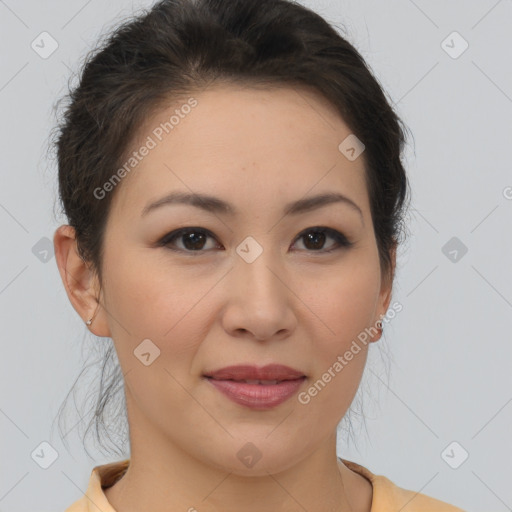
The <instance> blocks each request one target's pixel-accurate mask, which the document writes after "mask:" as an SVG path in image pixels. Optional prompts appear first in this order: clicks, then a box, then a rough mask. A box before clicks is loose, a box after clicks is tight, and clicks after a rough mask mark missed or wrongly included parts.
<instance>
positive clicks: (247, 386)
mask: <svg viewBox="0 0 512 512" xmlns="http://www.w3.org/2000/svg"><path fill="white" fill-rule="evenodd" d="M203 378H204V379H205V380H207V381H208V382H210V383H211V384H212V386H213V387H214V388H215V389H217V390H218V391H220V392H221V393H222V394H223V395H224V396H226V397H227V398H229V399H230V400H231V401H233V402H235V403H237V404H239V405H242V406H245V407H249V408H251V409H258V410H265V409H270V408H273V407H276V406H277V405H279V404H281V403H283V402H285V401H286V400H288V399H289V398H290V397H291V396H293V395H294V394H295V393H296V392H297V391H298V389H299V388H300V387H301V386H302V383H303V382H304V381H305V380H306V378H307V377H306V375H304V374H303V373H302V372H300V371H299V370H296V369H294V368H290V367H288V366H284V365H267V366H264V367H256V366H250V365H239V366H229V367H226V368H221V369H220V370H215V371H211V372H206V373H204V374H203Z"/></svg>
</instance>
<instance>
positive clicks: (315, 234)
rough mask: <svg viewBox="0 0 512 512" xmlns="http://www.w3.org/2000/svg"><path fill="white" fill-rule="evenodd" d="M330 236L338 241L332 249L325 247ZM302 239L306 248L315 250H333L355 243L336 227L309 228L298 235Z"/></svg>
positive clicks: (298, 238)
mask: <svg viewBox="0 0 512 512" xmlns="http://www.w3.org/2000/svg"><path fill="white" fill-rule="evenodd" d="M328 238H331V239H333V240H334V241H335V242H336V243H335V245H334V247H331V248H330V249H323V247H324V245H325V241H326V239H328ZM300 239H302V240H303V241H304V246H305V247H306V249H307V250H310V251H313V252H324V253H325V252H332V251H334V250H336V249H341V248H344V247H345V248H346V247H350V246H351V245H353V242H350V241H349V240H348V239H347V238H346V237H345V235H344V234H343V233H340V232H339V231H336V230H335V229H331V228H324V227H314V228H308V229H307V230H306V231H303V232H302V233H301V234H300V235H299V236H298V237H297V240H300Z"/></svg>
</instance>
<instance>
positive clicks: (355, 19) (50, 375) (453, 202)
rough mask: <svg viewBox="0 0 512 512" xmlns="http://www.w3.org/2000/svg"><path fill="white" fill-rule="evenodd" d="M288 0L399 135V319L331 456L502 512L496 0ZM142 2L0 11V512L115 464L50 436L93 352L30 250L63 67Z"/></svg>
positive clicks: (506, 435)
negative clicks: (348, 431) (357, 72)
mask: <svg viewBox="0 0 512 512" xmlns="http://www.w3.org/2000/svg"><path fill="white" fill-rule="evenodd" d="M303 3H304V4H305V5H308V6H310V7H312V8H313V9H314V10H316V11H317V12H318V13H319V14H321V15H323V16H325V17H326V18H327V19H328V20H329V21H331V22H333V23H335V24H338V25H340V26H341V25H343V26H345V27H346V28H347V30H348V34H347V36H348V37H349V40H350V41H351V42H352V43H353V44H354V45H355V46H356V48H358V50H359V51H360V52H361V53H362V55H363V57H365V59H366V60H367V62H368V63H369V65H370V66H371V68H372V70H373V71H374V73H375V74H376V76H377V77H378V79H379V80H380V82H381V84H382V85H383V87H384V88H385V90H386V91H387V93H388V94H389V96H390V98H391V99H392V101H393V102H394V103H395V105H396V108H397V110H398V113H399V115H401V116H402V117H403V119H404V121H405V122H406V123H407V125H408V126H409V127H410V129H411V131H412V132H413V134H414V141H411V144H410V146H409V148H408V150H407V154H406V163H407V168H408V173H409V178H410V180H411V187H412V192H413V199H412V209H411V214H410V216H409V230H410V232H411V235H410V238H409V240H408V242H407V244H406V245H405V246H404V247H403V248H402V250H401V252H400V255H399V261H398V264H399V270H398V275H397V280H396V283H395V292H394V297H393V300H394V301H399V302H400V303H401V304H402V305H403V311H402V312H400V313H399V314H398V315H397V317H396V318H395V319H394V320H393V321H392V322H391V323H390V324H389V325H387V326H386V327H385V334H384V337H383V339H381V341H380V342H379V343H377V344H376V345H374V346H372V348H371V351H370V357H369V362H368V368H367V370H366V374H365V377H364V379H363V385H362V386H361V388H360V391H361V392H363V395H364V396H363V402H364V414H365V416H366V422H365V424H364V425H363V424H362V423H361V422H358V421H357V418H354V419H355V431H356V437H357V446H356V445H354V443H348V441H346V440H345V439H343V438H342V437H341V436H340V440H339V446H338V454H339V455H340V456H342V457H343V458H346V459H349V460H354V461H356V462H359V463H361V464H363V465H364V466H366V467H367V468H369V469H370V470H371V471H372V472H374V473H377V474H383V475H385V476H387V477H388V478H389V479H391V480H392V481H393V482H395V483H396V484H397V485H400V486H401V487H405V488H408V489H412V490H415V491H419V492H423V493H425V494H428V495H431V496H435V497H437V498H439V499H442V500H445V501H448V502H451V503H454V504H456V505H458V506H460V507H462V508H466V509H467V510H475V511H478V510H480V511H484V510H496V511H501V510H504V511H505V510H512V486H511V485H510V483H511V480H512V462H511V461H512V446H511V441H510V439H511V432H512V428H511V427H512V403H511V402H512V376H511V373H512V372H511V371H510V369H511V361H512V344H511V341H512V336H511V333H510V319H511V316H512V272H511V270H510V263H511V261H512V242H511V239H512V237H511V220H512V172H511V164H510V147H511V141H512V139H511V136H512V123H511V121H510V119H511V115H512V71H511V57H510V49H511V43H512V33H511V30H510V27H511V21H512V1H510V0H501V1H496V0H485V1H483V0H482V1H476V0H473V1H467V0H465V1H463V0H459V1H455V0H454V1H451V2H445V1H441V0H436V1H425V0H423V1H421V0H416V1H412V0H387V1H385V2H383V1H377V0H373V1H370V0H366V1H355V0H337V1H327V0H310V1H308V2H303ZM152 4H153V2H152V1H139V2H131V1H128V0H110V1H109V2H100V1H99V0H89V1H88V2H87V1H84V0H66V1H64V0H58V1H57V0H52V1H45V2H39V1H35V0H33V1H28V0H25V1H22V0H20V1H15V0H5V1H1V0H0V30H1V33H2V35H3V37H2V39H3V45H2V47H1V49H0V55H1V76H0V105H1V109H2V110H1V112H2V121H1V124H0V130H1V134H0V135H1V136H0V140H1V141H2V152H1V156H2V165H1V176H2V186H1V188H0V194H1V197H0V227H1V232H2V241H3V242H2V243H3V248H2V251H0V258H1V260H0V263H1V275H0V312H1V318H2V325H3V329H4V331H3V341H2V349H3V354H4V355H3V357H2V359H1V374H2V379H3V385H2V386H1V388H0V393H1V395H0V427H1V433H2V435H1V437H0V439H1V441H0V443H1V450H2V452H1V456H0V458H1V460H2V464H1V465H0V511H4V512H5V511H7V510H9V511H10V512H19V511H24V512H27V511H36V510H37V511H43V512H44V511H48V512H49V511H53V512H55V511H57V510H64V508H66V507H67V506H69V505H70V504H71V503H72V502H73V501H75V500H76V499H78V498H79V497H80V496H81V495H82V492H83V491H85V489H86V487H87V482H88V479H89V475H90V471H91V469H92V467H93V466H94V465H96V464H101V463H104V462H109V461H111V460H117V459H119V457H111V458H110V457H105V456H102V455H99V454H98V455H97V457H96V459H95V460H91V459H89V458H88V457H87V455H86V454H85V452H84V449H83V447H82V445H81V443H80V440H79V437H78V436H77V435H75V434H76V430H77V429H74V430H73V431H71V432H69V434H68V435H67V436H66V437H67V440H68V442H69V445H70V451H67V449H66V448H65V446H64V445H63V443H62V441H61V439H60V438H59V436H58V434H57V431H56V430H55V429H53V430H52V422H53V420H54V417H55V415H56V413H57V409H58V406H59V405H60V404H61V402H62V400H63V399H64V397H65V395H66V393H67V392H68V390H69V389H70V387H71V385H72V384H73V381H74V379H75V378H76V376H77V375H78V373H79V372H80V370H81V369H82V367H83V364H84V354H83V353H82V348H85V349H87V347H88V346H90V345H92V344H97V343H103V342H104V341H103V340H101V339H96V338H94V337H93V336H90V335H88V334H86V327H85V325H84V324H83V323H82V322H81V320H80V318H79V317H78V315H77V314H76V313H75V311H74V310H73V309H72V307H71V305H70V304H69V301H68V299H67V296H66V295H65V292H64V288H63V285H62V283H61V280H60V276H59V274H58V271H57V266H56V263H55V258H54V257H53V255H52V254H51V252H50V253H48V255H47V257H46V258H45V253H44V251H45V240H44V238H45V237H46V238H48V239H50V240H52V237H53V233H54V230H55V229H56V227H57V226H58V225H59V224H61V223H65V219H63V218H58V216H57V217H56V216H54V205H55V198H56V178H55V172H56V170H55V167H54V163H53V162H52V161H49V160H48V159H47V157H46V149H47V147H46V145H47V140H48V136H49V131H50V129H51V128H52V127H53V126H54V121H55V120H54V116H53V114H52V108H53V105H54V103H55V101H56V100H57V99H58V98H60V97H61V96H62V95H63V94H64V93H65V92H67V81H68V77H69V75H70V70H73V71H75V70H77V68H78V66H79V63H80V62H81V59H82V58H83V56H84V55H85V53H86V52H87V51H88V50H89V49H90V48H91V45H93V44H94V42H95V41H96V40H97V37H98V36H99V35H100V33H102V32H103V31H104V30H108V29H109V27H111V26H112V25H114V24H116V23H117V20H118V19H119V16H122V17H124V16H128V15H130V14H131V13H132V11H133V10H135V11H137V10H138V9H139V8H140V7H142V6H150V5H152ZM43 31H47V32H49V33H50V34H51V36H52V37H53V38H54V39H55V40H56V41H57V42H58V45H59V46H58V49H57V50H56V51H55V52H54V53H53V54H52V55H51V56H50V57H49V58H47V59H43V58H41V57H40V55H39V54H38V53H36V52H35V51H34V50H33V49H32V48H31V43H32V41H34V40H35V39H36V38H37V37H38V36H39V34H40V33H41V32H43ZM453 31H457V32H458V33H459V34H460V36H461V37H462V38H464V40H466V41H467V42H468V44H469V47H468V48H467V50H466V51H465V52H464V53H462V54H461V55H458V56H457V58H454V55H455V53H458V52H459V51H460V49H461V48H462V46H461V45H462V39H460V38H458V37H459V36H455V38H454V37H453V36H451V37H450V38H448V40H447V43H444V45H443V44H442V42H443V41H444V40H445V39H446V38H447V37H448V36H449V35H450V34H451V33H452V32H453ZM447 44H448V45H449V47H451V48H449V47H447V46H446V45H447ZM446 50H447V51H448V52H451V53H452V55H451V56H450V55H449V53H447V51H446ZM454 52H455V53H454ZM507 187H508V188H507ZM453 237H456V240H453V241H452V242H450V243H451V244H454V245H453V246H451V245H448V250H447V249H446V247H445V244H447V243H448V242H449V241H450V240H451V239H452V238H453ZM46 243H47V241H46ZM462 244H464V246H465V247H466V248H467V253H465V254H464V255H462V251H461V250H460V249H461V248H462ZM34 247H35V249H33V248H34ZM443 248H444V249H443ZM453 248H455V249H456V250H457V251H458V252H457V254H458V256H457V257H456V258H455V260H454V256H453V255H454V254H455V253H453V252H452V253H451V254H450V253H449V250H453ZM45 260H46V261H45ZM377 346H378V347H379V348H380V350H379V348H376V347H377ZM386 354H387V355H386ZM388 361H389V364H390V367H389V378H388V377H387V374H386V372H387V366H386V364H387V362H388ZM94 391H95V390H94V389H93V392H94ZM358 397H359V393H358ZM77 419H79V418H77ZM340 433H341V431H340ZM44 441H46V442H49V443H50V444H51V445H52V447H53V448H54V449H55V450H56V451H57V453H58V458H57V460H55V462H54V463H53V464H52V465H51V466H50V467H48V469H43V468H41V467H40V466H39V465H38V464H36V462H35V461H34V460H33V458H32V457H31V454H32V453H33V452H34V450H36V449H38V447H39V445H40V443H42V442H44ZM454 441H455V442H456V443H458V444H457V445H452V447H453V446H455V447H454V449H453V451H451V449H448V452H446V451H445V449H446V448H447V447H448V445H450V444H451V443H452V442H454ZM39 449H40V448H39ZM463 450H465V451H466V452H467V453H468V454H469V457H468V458H467V460H465V461H464V462H463V463H462V464H460V461H461V460H462V458H463V455H464V451H463ZM447 461H449V462H450V463H451V464H452V465H458V464H460V465H459V466H458V468H456V469H454V468H452V467H450V465H449V464H448V463H447Z"/></svg>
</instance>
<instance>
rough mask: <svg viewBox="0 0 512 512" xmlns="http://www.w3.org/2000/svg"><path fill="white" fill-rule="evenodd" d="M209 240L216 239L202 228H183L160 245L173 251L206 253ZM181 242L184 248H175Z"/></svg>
mask: <svg viewBox="0 0 512 512" xmlns="http://www.w3.org/2000/svg"><path fill="white" fill-rule="evenodd" d="M208 238H215V237H214V236H213V235H212V234H211V233H210V232H209V231H207V230H204V229H202V228H193V227H190V228H182V229H178V230H176V231H172V232H171V233H168V234H167V235H165V237H164V238H162V240H160V242H159V245H161V246H165V247H169V248H170V249H171V250H176V251H185V252H204V250H203V249H204V248H205V245H206V242H207V240H208ZM177 241H178V242H179V241H180V242H181V243H182V245H183V247H178V248H174V247H170V246H174V245H175V244H176V242H177Z"/></svg>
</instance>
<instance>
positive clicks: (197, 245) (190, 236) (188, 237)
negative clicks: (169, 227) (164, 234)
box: [183, 232, 204, 249]
mask: <svg viewBox="0 0 512 512" xmlns="http://www.w3.org/2000/svg"><path fill="white" fill-rule="evenodd" d="M183 236H184V239H185V240H184V245H185V247H186V248H187V249H201V248H202V245H204V235H203V234H202V233H195V232H191V233H189V234H187V235H183ZM194 237H203V240H202V241H201V240H200V241H199V242H197V240H196V243H194ZM188 242H192V244H190V243H188ZM201 242H202V243H201Z"/></svg>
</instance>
